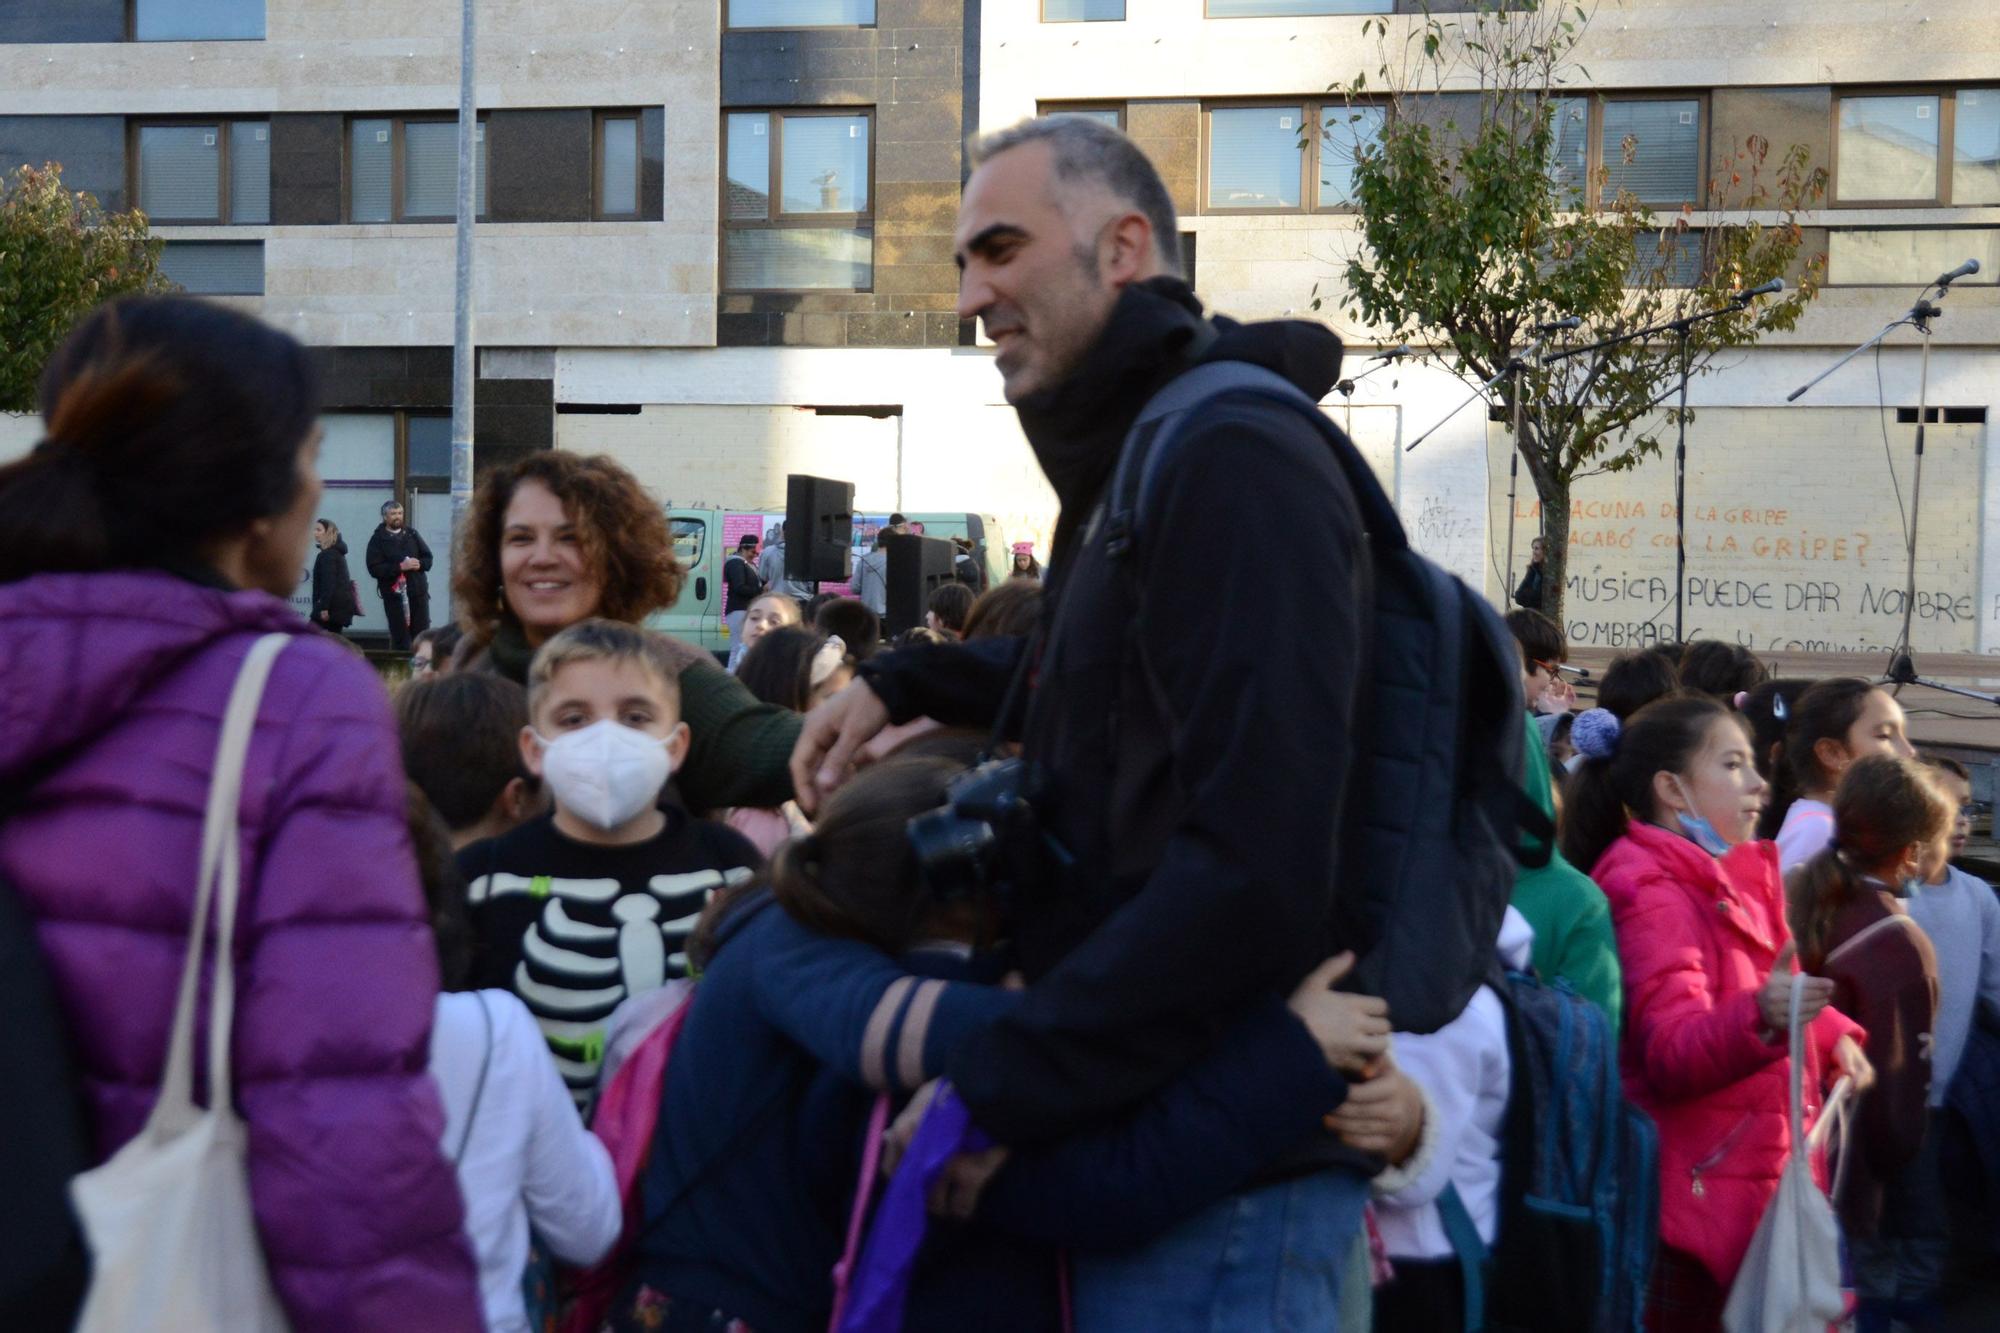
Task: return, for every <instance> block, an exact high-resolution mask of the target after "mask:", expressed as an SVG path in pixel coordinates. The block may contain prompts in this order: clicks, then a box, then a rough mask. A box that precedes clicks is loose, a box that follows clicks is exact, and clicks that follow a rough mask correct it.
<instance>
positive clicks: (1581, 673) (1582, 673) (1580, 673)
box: [1556, 662, 1590, 680]
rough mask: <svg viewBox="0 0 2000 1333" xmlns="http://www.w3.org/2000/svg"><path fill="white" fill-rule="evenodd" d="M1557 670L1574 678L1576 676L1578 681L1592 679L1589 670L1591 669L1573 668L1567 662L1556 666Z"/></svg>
mask: <svg viewBox="0 0 2000 1333" xmlns="http://www.w3.org/2000/svg"><path fill="white" fill-rule="evenodd" d="M1556 670H1558V671H1566V672H1568V673H1569V674H1570V675H1572V676H1575V677H1576V678H1577V679H1578V680H1589V679H1590V668H1589V667H1573V666H1571V665H1570V664H1569V663H1567V662H1559V663H1557V664H1556Z"/></svg>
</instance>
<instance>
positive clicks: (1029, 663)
mask: <svg viewBox="0 0 2000 1333" xmlns="http://www.w3.org/2000/svg"><path fill="white" fill-rule="evenodd" d="M1042 625H1043V622H1042V621H1037V622H1036V624H1035V628H1034V630H1033V632H1031V633H1030V634H1029V635H1028V640H1027V642H1026V643H1024V644H1022V645H1021V660H1020V661H1018V662H1016V663H1015V664H1014V674H1013V675H1012V676H1011V677H1010V678H1009V679H1008V681H1007V692H1006V693H1005V694H1003V695H1001V696H1000V711H999V712H997V713H995V714H994V715H993V734H992V735H990V736H988V737H987V738H986V748H985V749H984V750H982V751H981V752H980V755H979V759H978V761H977V764H983V763H985V762H987V761H988V760H990V759H994V758H997V757H998V756H999V753H1000V747H1001V746H1002V745H1005V744H1006V743H1007V733H1008V730H1009V724H1010V723H1012V722H1013V720H1014V715H1015V713H1016V711H1017V710H1020V709H1022V708H1024V707H1025V700H1024V698H1023V696H1024V695H1025V694H1026V692H1027V686H1028V681H1029V680H1030V679H1031V678H1032V677H1033V676H1034V674H1035V668H1036V666H1037V664H1038V663H1039V661H1040V659H1041V654H1042V637H1043V635H1042ZM977 764H975V765H974V766H975V767H977Z"/></svg>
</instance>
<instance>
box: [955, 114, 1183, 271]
mask: <svg viewBox="0 0 2000 1333" xmlns="http://www.w3.org/2000/svg"><path fill="white" fill-rule="evenodd" d="M1031 143H1045V144H1047V145H1048V146H1049V150H1050V152H1051V153H1052V154H1053V156H1054V159H1055V172H1056V179H1057V180H1058V181H1059V182H1063V183H1075V182H1089V183H1091V184H1095V185H1098V186H1101V187H1102V188H1103V189H1104V190H1105V191H1107V192H1108V193H1109V194H1110V195H1111V196H1112V197H1113V198H1115V199H1118V200H1120V201H1121V202H1123V203H1127V204H1130V205H1131V206H1132V207H1133V208H1135V209H1137V210H1138V211H1139V212H1140V213H1143V214H1144V215H1145V217H1146V221H1148V222H1150V223H1151V224H1152V226H1153V247H1154V249H1156V250H1157V251H1159V255H1160V260H1161V262H1162V263H1163V264H1164V265H1165V266H1166V268H1167V270H1168V271H1169V272H1172V273H1176V274H1178V273H1180V272H1181V236H1180V223H1179V219H1178V217H1177V216H1176V215H1175V213H1174V201H1173V197H1172V196H1171V195H1169V194H1168V193H1167V187H1166V184H1165V182H1163V181H1162V180H1161V179H1160V173H1159V172H1157V171H1155V170H1154V169H1153V164H1152V162H1151V161H1149V160H1148V159H1147V157H1146V155H1145V154H1144V153H1142V152H1140V151H1139V146H1138V145H1137V144H1135V143H1133V142H1132V141H1131V140H1130V139H1128V138H1126V137H1125V136H1124V134H1122V133H1121V132H1119V131H1118V130H1116V129H1113V128H1112V127H1111V126H1109V125H1106V124H1105V123H1103V122H1102V121H1098V120H1092V119H1090V118H1089V117H1088V116H1076V115H1062V114H1060V113H1058V114H1056V115H1052V116H1042V117H1039V118H1038V119H1035V120H1024V121H1022V122H1021V123H1020V124H1018V125H1013V126H1010V127H1008V128H1007V129H1004V130H997V131H995V132H994V133H992V134H987V135H982V136H980V137H979V138H976V139H974V140H973V141H972V145H971V147H970V149H969V150H968V153H967V156H968V158H969V159H970V161H971V163H972V165H973V167H975V168H977V167H978V166H980V165H981V164H982V163H985V162H986V161H988V160H990V159H992V158H995V157H998V156H999V155H1000V154H1002V153H1004V152H1006V151H1007V150H1008V149H1010V148H1019V147H1021V146H1023V145H1024V144H1031Z"/></svg>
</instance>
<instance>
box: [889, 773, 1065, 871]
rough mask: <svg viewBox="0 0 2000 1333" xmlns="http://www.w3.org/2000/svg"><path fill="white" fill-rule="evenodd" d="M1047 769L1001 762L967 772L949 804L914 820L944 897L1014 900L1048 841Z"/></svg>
mask: <svg viewBox="0 0 2000 1333" xmlns="http://www.w3.org/2000/svg"><path fill="white" fill-rule="evenodd" d="M1041 786H1042V783H1041V780H1040V771H1039V770H1038V769H1036V768H1035V767H1034V766H1033V765H1032V764H1029V763H1027V762H1026V761H1024V760H1020V759H996V760H992V761H989V762H987V763H984V764H981V765H980V766H979V767H977V768H974V769H971V770H969V771H967V772H966V773H964V774H962V775H960V776H959V777H958V778H957V779H956V780H954V781H953V782H952V784H951V787H950V789H949V790H948V791H947V793H946V796H945V803H944V804H943V805H942V806H940V807H939V808H938V809H936V810H932V811H929V812H928V813H925V814H921V815H918V816H917V817H916V818H915V819H913V820H911V821H910V825H909V838H910V848H911V850H912V851H913V852H915V853H916V858H917V869H918V872H919V873H920V874H921V875H922V876H923V877H924V882H925V883H926V884H927V885H929V887H930V890H931V892H932V893H933V894H934V895H936V897H937V898H938V900H939V901H941V902H954V901H959V900H962V899H966V898H985V897H999V898H1003V899H1005V898H1011V897H1012V896H1013V893H1014V890H1015V889H1016V888H1017V887H1018V885H1019V883H1020V879H1021V875H1022V873H1023V871H1024V868H1025V859H1026V858H1028V857H1031V856H1033V855H1034V854H1035V853H1036V852H1037V851H1039V849H1040V847H1041V844H1042V843H1043V841H1044V839H1043V836H1042V834H1041V829H1040V824H1039V821H1038V820H1037V817H1036V814H1035V804H1036V801H1037V799H1038V798H1039V796H1040V792H1041Z"/></svg>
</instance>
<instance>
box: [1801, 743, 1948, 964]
mask: <svg viewBox="0 0 2000 1333" xmlns="http://www.w3.org/2000/svg"><path fill="white" fill-rule="evenodd" d="M1957 817H1958V810H1957V807H1955V806H1954V805H1953V804H1952V801H1951V798H1950V797H1949V796H1948V795H1946V793H1945V790H1944V788H1943V787H1941V786H1939V785H1938V781H1937V779H1936V778H1935V777H1933V776H1932V772H1931V770H1930V769H1929V768H1927V767H1926V766H1925V765H1924V764H1923V763H1921V762H1919V761H1918V760H1915V759H1904V758H1901V757H1900V756H1896V755H1886V754H1870V755H1863V756H1862V757H1861V758H1859V759H1857V760H1855V761H1854V763H1853V764H1851V765H1849V766H1848V769H1847V772H1845V773H1843V774H1842V775H1841V778H1840V788H1839V790H1838V791H1836V792H1835V793H1834V797H1833V818H1834V827H1835V829H1836V830H1837V832H1836V833H1835V835H1834V840H1833V843H1832V844H1831V845H1830V846H1828V847H1827V848H1825V849H1824V850H1823V851H1821V852H1820V853H1819V854H1818V855H1816V856H1814V857H1813V858H1812V859H1811V860H1809V861H1807V862H1806V863H1805V864H1804V865H1802V866H1800V867H1799V868H1798V869H1796V870H1794V871H1793V872H1792V873H1791V875H1790V876H1788V877H1787V879H1786V881H1785V909H1786V910H1785V915H1786V918H1787V920H1788V922H1789V923H1790V925H1791V928H1792V938H1793V939H1795V940H1797V941H1798V945H1799V966H1800V967H1801V968H1803V969H1804V970H1806V971H1808V972H1816V971H1818V970H1819V968H1820V965H1821V964H1823V963H1824V962H1825V961H1826V952H1827V942H1828V939H1829V937H1830V935H1831V933H1832V929H1833V921H1834V918H1835V917H1836V916H1837V915H1838V914H1839V912H1840V909H1841V907H1842V906H1843V905H1845V904H1846V903H1848V902H1850V901H1852V900H1853V899H1854V898H1855V897H1856V896H1857V895H1858V894H1860V893H1862V892H1863V891H1864V887H1865V886H1864V885H1863V883H1862V880H1863V877H1864V876H1866V875H1871V874H1873V875H1877V876H1878V877H1879V876H1880V875H1881V874H1882V872H1884V871H1887V870H1890V869H1892V868H1893V867H1894V865H1895V864H1896V863H1897V862H1898V861H1900V860H1902V858H1903V854H1904V853H1905V852H1906V851H1907V850H1908V849H1909V848H1910V847H1911V846H1912V845H1914V844H1917V843H1926V844H1930V843H1937V842H1940V841H1942V840H1943V838H1944V836H1945V835H1946V833H1948V832H1949V831H1950V830H1951V825H1952V821H1953V820H1954V819H1956V818H1957Z"/></svg>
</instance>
